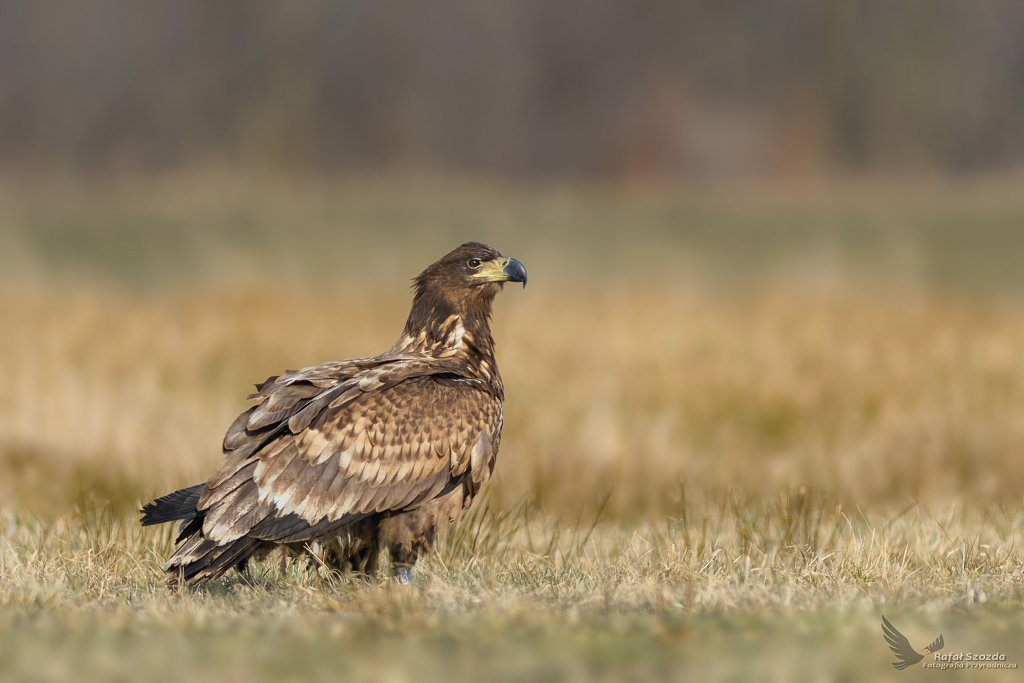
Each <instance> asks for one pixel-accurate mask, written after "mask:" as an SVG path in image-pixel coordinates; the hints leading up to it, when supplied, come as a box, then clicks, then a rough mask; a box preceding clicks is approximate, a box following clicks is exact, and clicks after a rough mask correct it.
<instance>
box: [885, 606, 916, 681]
mask: <svg viewBox="0 0 1024 683" xmlns="http://www.w3.org/2000/svg"><path fill="white" fill-rule="evenodd" d="M882 635H883V636H885V641H886V642H887V643H889V649H890V650H892V651H893V653H894V654H895V655H896V659H898V660H899V661H897V662H893V663H892V665H893V666H894V667H896V668H897V669H906V668H907V667H908V666H911V665H912V664H917V663H918V662H920V661H921V660H922V659H924V656H923V655H921V654H919V653H918V652H917V651H916V650H914V648H913V647H912V646H911V644H910V641H909V640H907V637H906V636H905V635H903V634H902V633H900V632H899V631H897V630H896V627H895V626H893V625H892V624H890V623H889V620H888V619H886V618H885V616H882Z"/></svg>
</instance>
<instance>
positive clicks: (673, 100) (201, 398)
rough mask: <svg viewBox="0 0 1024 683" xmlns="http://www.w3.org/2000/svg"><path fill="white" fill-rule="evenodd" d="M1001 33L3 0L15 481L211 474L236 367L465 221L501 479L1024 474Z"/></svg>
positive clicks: (373, 330) (708, 12)
mask: <svg viewBox="0 0 1024 683" xmlns="http://www.w3.org/2000/svg"><path fill="white" fill-rule="evenodd" d="M1022 33H1024V6H1022V5H1021V3H1018V2H1012V1H1011V0H980V1H978V2H972V3H962V2H943V1H927V2H924V1H922V2H898V3H894V2H881V1H879V2H857V3H849V2H823V1H820V0H757V1H754V0H750V1H745V0H736V1H731V2H689V3H678V2H663V1H660V0H650V1H633V2H624V1H621V0H588V1H587V2H582V1H574V0H558V1H551V0H543V1H541V0H537V1H524V2H478V1H473V2H469V1H466V0H439V1H438V2H432V3H413V2H390V1H384V2H367V1H355V2H318V1H314V0H309V1H306V0H303V1H300V2H288V3H281V2H262V1H251V0H247V1H245V2H242V1H228V0H224V1H221V2H196V1H191V0H173V1H167V2H162V1H158V0H154V1H148V2H137V1H129V0H85V1H77V2H46V3H39V2H29V1H27V0H26V1H18V0H3V1H2V2H0V293H2V298H0V487H2V488H3V491H4V498H3V500H5V501H7V502H6V503H4V504H5V505H9V506H15V507H16V508H17V509H25V510H30V511H32V512H33V513H34V514H38V515H43V516H47V515H54V514H60V513H61V512H62V511H64V510H66V509H68V508H69V506H73V505H76V504H77V503H76V501H78V502H80V501H81V500H82V499H83V497H96V498H98V499H100V500H101V501H103V502H111V503H113V504H115V505H116V506H119V508H118V509H122V510H124V511H126V512H127V511H130V510H132V509H133V508H134V507H135V506H136V505H137V503H138V502H139V501H140V500H142V499H144V498H146V497H147V496H150V495H152V494H156V493H161V492H163V491H166V490H169V489H171V488H172V487H176V486H180V485H184V484H191V483H194V482H196V481H199V480H201V479H202V478H203V477H204V476H205V474H206V473H207V472H208V471H209V470H210V468H211V467H212V466H213V464H214V463H215V462H216V461H217V460H218V459H219V457H220V453H219V442H220V438H221V436H222V434H223V430H224V429H225V428H226V426H227V425H228V424H229V422H230V420H231V418H232V417H233V416H234V415H235V414H236V413H237V412H239V411H240V410H242V409H244V407H245V405H246V404H245V402H244V396H245V394H246V393H247V392H248V391H249V388H248V387H249V386H250V385H251V384H252V383H254V382H257V381H260V380H262V379H263V378H265V377H266V376H268V375H271V374H276V373H277V372H279V371H280V370H281V369H283V368H285V367H289V368H295V367H301V366H303V365H307V364H312V363H317V362H321V361H325V360H328V359H332V358H340V357H351V356H367V355H373V354H376V353H378V352H380V351H382V350H384V349H385V348H387V347H388V346H390V344H391V343H392V342H393V340H394V339H395V338H396V337H397V334H398V332H399V331H400V329H401V327H402V324H403V322H404V316H405V313H406V311H407V307H408V304H409V298H410V297H409V292H408V283H409V280H410V278H411V277H412V276H414V275H415V274H416V273H417V272H418V271H419V270H421V269H422V268H423V267H424V266H426V265H427V264H428V263H430V262H432V261H433V260H435V259H436V258H438V257H440V256H441V255H443V254H444V253H446V252H447V251H449V250H450V249H451V248H453V247H454V246H456V245H457V244H459V243H461V242H463V241H465V240H469V239H477V240H483V241H487V242H489V243H491V244H493V245H494V246H495V247H497V248H498V249H499V250H501V251H503V252H504V253H506V254H511V255H515V256H517V257H519V258H520V259H521V260H523V261H524V262H525V263H526V265H527V267H528V268H529V270H530V288H529V289H527V290H526V291H525V292H523V291H511V290H510V291H507V292H505V293H504V294H503V295H502V297H501V298H500V300H499V302H498V305H497V312H496V322H495V325H496V335H497V338H498V341H499V345H500V349H499V358H500V361H501V363H502V368H503V371H504V374H505V377H506V385H507V387H508V393H509V401H508V406H507V420H506V430H507V434H506V438H505V440H504V442H503V445H504V448H503V452H502V456H503V457H502V463H501V466H500V469H499V474H498V476H497V478H496V480H495V484H494V496H495V498H496V500H498V501H500V502H502V503H509V502H511V501H515V500H519V499H522V498H524V497H526V498H530V499H536V500H538V501H539V502H540V503H541V504H542V506H544V508H545V510H547V511H549V512H551V513H553V514H562V513H563V512H565V511H572V510H578V509H580V508H579V506H580V505H581V504H584V505H589V504H597V503H599V502H600V501H602V500H604V499H605V497H606V492H609V491H610V492H611V498H610V500H611V502H610V504H609V506H608V507H607V509H606V511H605V513H604V514H607V515H609V518H610V519H618V520H623V521H627V520H637V519H654V518H657V516H658V515H664V514H668V513H669V512H671V511H672V510H675V509H677V508H676V506H677V505H678V504H679V501H680V500H682V499H683V498H685V496H686V495H687V494H686V490H688V489H689V490H691V491H702V492H715V491H725V490H731V491H739V492H741V493H742V494H743V495H750V496H753V497H755V498H756V497H757V496H764V495H771V494H772V493H773V492H776V491H778V490H780V489H793V490H799V489H801V488H805V487H808V486H809V487H813V488H814V489H815V490H820V491H822V492H823V493H822V495H825V496H830V497H833V498H835V499H837V500H839V501H842V502H843V503H844V504H846V505H847V506H848V507H849V506H851V505H853V506H857V505H859V506H862V507H870V506H879V507H880V508H883V509H884V508H886V507H887V506H896V507H902V506H903V505H904V504H906V502H907V501H908V500H934V501H937V502H945V501H957V500H967V499H969V500H971V501H974V502H976V503H978V502H981V503H984V502H989V503H991V504H993V505H996V504H1003V503H1006V502H1009V501H1017V500H1019V491H1020V490H1021V486H1022V485H1024V460H1021V459H1020V458H1019V457H1017V455H1019V453H1020V452H1021V447H1022V446H1024V421H1022V419H1021V417H1020V415H1021V414H1020V411H1019V406H1020V405H1021V402H1020V401H1021V399H1022V398H1024V368H1022V367H1021V365H1020V364H1019V362H1018V360H1017V359H1019V358H1021V357H1022V352H1024V316H1022V310H1021V299H1020V297H1021V294H1022V293H1024V174H1022V172H1021V169H1022V162H1024V116H1022V115H1021V112H1022V109H1024V41H1021V40H1020V36H1021V35H1022ZM691 495H692V494H691Z"/></svg>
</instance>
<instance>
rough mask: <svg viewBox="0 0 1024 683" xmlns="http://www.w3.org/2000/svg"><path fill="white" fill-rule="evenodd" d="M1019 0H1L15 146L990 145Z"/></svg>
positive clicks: (601, 156) (499, 158)
mask: <svg viewBox="0 0 1024 683" xmlns="http://www.w3.org/2000/svg"><path fill="white" fill-rule="evenodd" d="M1022 113H1024V3H1022V2H1020V1H1019V0H972V1H970V2H967V1H966V0H964V1H960V2H956V1H953V0H864V1H856V0H699V1H690V2H678V1H671V0H515V1H512V0H505V1H500V0H432V1H431V2H409V1H403V0H348V1H343V2H330V1H327V0H289V1H287V2H286V1H284V0H277V1H270V0H205V1H204V0H145V1H143V0H67V1H59V0H0V167H3V168H7V169H26V170H32V169H37V170H42V171H46V170H50V169H54V168H57V169H65V170H73V171H87V172H94V171H103V170H105V169H125V168H127V169H132V170H145V169H163V168H169V167H178V166H183V165H189V164H196V163H206V162H213V163H225V162H227V163H237V164H246V165H257V166H268V167H272V168H282V169H304V170H323V171H329V172H333V171H345V170H350V169H364V170H365V169H393V168H423V169H433V170H442V171H453V172H486V173H497V174H502V175H512V176H530V175H543V176H614V177H620V176H636V175H640V176H662V175H698V176H730V177H731V176H737V175H750V174H763V173H777V172H782V173H785V172H807V171H811V172H814V171H819V170H825V169H854V170H901V171H904V170H908V169H910V170H924V171H936V170H938V171H947V172H966V171H976V170H997V169H1001V168H1006V167H1009V166H1013V165H1016V164H1019V163H1020V162H1021V161H1022V159H1024V115H1022Z"/></svg>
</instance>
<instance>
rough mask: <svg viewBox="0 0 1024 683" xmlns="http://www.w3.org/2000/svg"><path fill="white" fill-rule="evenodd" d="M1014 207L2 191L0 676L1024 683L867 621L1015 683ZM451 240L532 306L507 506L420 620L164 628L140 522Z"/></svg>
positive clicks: (1019, 253)
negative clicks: (509, 279)
mask: <svg viewBox="0 0 1024 683" xmlns="http://www.w3.org/2000/svg"><path fill="white" fill-rule="evenodd" d="M1017 187H1019V182H1018V181H1017V180H1015V179H993V180H990V181H987V182H984V183H981V182H978V183H973V184H968V183H966V182H962V183H957V184H933V185H920V186H908V185H895V186H892V185H886V184H884V183H874V184H871V183H859V184H849V183H848V184H844V185H833V186H809V187H802V186H790V187H781V188H765V187H752V188H706V189H705V190H703V191H696V190H693V189H691V190H688V191H686V192H681V191H675V190H671V189H668V188H662V189H650V188H647V189H635V188H634V189H630V188H614V189H610V188H593V187H591V188H578V187H577V188H562V189H554V190H539V189H529V188H526V189H524V188H501V187H488V186H480V185H476V184H473V183H467V182H464V183H450V182H444V183H442V182H433V183H425V184H424V183H409V182H403V181H397V180H391V181H388V182H376V183H369V182H355V181H345V182H336V183H327V182H324V181H319V182H313V181H310V182H306V183H297V182H291V183H289V182H284V181H281V180H280V179H266V178H257V179H238V178H234V179H232V178H224V177H221V176H216V177H202V178H198V179H196V178H178V179H166V180H163V181H160V182H156V181H151V182H146V183H142V182H139V183H135V184H132V183H117V184H111V185H109V186H102V185H89V186H80V185H76V184H74V183H70V184H69V183H65V184H47V185H18V184H15V183H13V182H11V181H8V182H7V183H6V184H0V266H2V275H0V526H2V538H0V678H7V679H21V680H38V681H60V680H83V679H94V680H126V681H127V680H141V679H147V680H181V679H183V678H188V679H192V680H196V681H202V680H214V679H216V680H225V679H227V680H236V679H237V680H247V681H252V680H330V679H336V678H339V677H345V678H347V679H351V680H366V681H406V680H408V681H428V680H436V679H442V678H443V679H456V680H509V681H514V680H523V681H526V680H529V681H534V680H566V679H568V680H649V679H652V678H655V679H688V678H694V677H700V678H705V679H722V680H765V679H767V680H779V681H789V680H851V681H853V680H912V679H915V678H925V679H927V678H930V677H941V678H942V679H943V680H968V679H970V680H974V679H975V678H979V677H980V678H982V679H985V678H986V677H988V678H991V679H993V680H995V679H1000V678H1002V677H1006V678H1009V677H1011V676H1012V677H1016V674H1017V672H1016V671H1012V670H1011V671H986V672H972V671H942V672H939V671H931V670H924V669H921V668H918V667H915V668H912V669H910V670H907V671H903V672H897V671H894V670H893V669H892V667H891V666H890V664H889V662H891V661H893V656H892V655H891V653H889V651H888V649H887V647H886V645H885V643H884V641H883V639H882V636H881V630H880V628H879V621H880V619H879V615H880V614H882V613H884V614H885V615H886V616H887V617H888V618H889V619H890V620H892V621H893V622H894V623H895V624H896V626H897V627H898V628H900V629H901V630H902V631H903V632H904V633H905V634H906V635H907V636H908V637H909V638H910V640H911V642H912V643H913V644H914V645H915V646H916V647H917V648H919V649H920V648H922V647H923V646H924V645H925V644H926V643H928V642H931V640H932V639H933V638H935V637H936V636H937V635H938V634H939V633H942V634H943V635H944V638H945V642H946V649H945V650H943V652H969V651H970V652H996V651H998V652H1002V653H1004V654H1006V656H1007V662H1009V663H1020V664H1024V648H1022V647H1021V643H1022V642H1024V612H1022V611H1021V608H1022V606H1024V589H1022V588H1021V580H1022V578H1024V577H1022V574H1024V551H1022V549H1021V548H1022V541H1024V506H1022V505H1021V492H1022V491H1024V458H1022V457H1021V454H1022V452H1024V412H1022V408H1024V363H1021V361H1020V359H1021V358H1024V296H1022V293H1024V231H1021V230H1020V229H1019V226H1020V225H1024V200H1022V199H1021V198H1020V197H1019V196H1018V194H1019V193H1018V192H1015V190H1016V188H1017ZM470 238H477V239H483V240H486V241H488V242H490V243H492V244H493V245H494V246H496V247H497V248H499V249H500V250H502V251H503V252H505V253H508V254H512V255H515V256H517V257H519V258H521V259H522V260H523V261H524V263H526V265H527V267H528V268H529V270H530V287H529V288H527V289H526V290H525V291H520V290H511V289H510V290H508V291H506V292H505V293H503V294H502V295H501V297H500V299H499V302H498V305H497V311H496V319H495V335H496V337H497V339H498V343H499V351H498V353H499V362H500V363H501V368H502V373H503V376H504V378H505V383H506V388H507V393H508V400H507V402H506V419H505V436H504V439H503V442H502V451H501V456H500V458H499V466H498V470H497V473H496V474H495V477H494V479H492V481H491V483H490V484H489V487H488V493H487V496H486V499H485V500H484V501H481V502H480V504H479V505H478V506H476V507H475V508H474V511H473V514H472V515H471V516H470V517H469V518H468V519H465V520H464V521H463V522H462V523H460V524H459V525H458V526H457V527H456V528H455V529H453V530H452V531H451V533H449V534H448V535H447V536H445V537H444V538H443V539H442V540H441V542H440V544H439V548H438V551H437V553H436V554H435V555H434V556H432V557H431V558H429V559H428V560H427V561H426V562H425V563H421V566H420V567H419V571H418V576H417V579H416V584H415V586H414V587H413V588H411V589H408V588H402V587H399V586H395V585H392V584H390V583H389V582H388V581H387V580H386V579H381V580H380V581H378V582H375V583H372V584H369V585H367V584H364V583H363V582H362V581H359V580H354V579H352V578H350V577H345V576H330V575H327V574H323V573H317V572H314V571H310V570H309V569H308V568H307V567H305V565H304V564H303V563H302V562H296V561H294V560H290V561H287V562H285V563H283V564H282V561H281V560H282V558H281V557H280V556H272V557H271V558H270V559H269V560H267V561H266V562H264V563H262V564H260V565H258V566H257V567H256V568H255V570H254V572H253V574H252V576H251V577H249V578H247V579H243V578H242V577H239V576H237V575H232V576H231V577H229V578H226V579H225V580H222V581H220V582H217V583H215V584H214V585H212V586H211V587H210V588H209V589H208V590H207V591H204V592H199V593H188V594H179V595H171V594H169V593H167V591H166V590H165V589H164V587H163V584H162V581H161V576H160V565H161V563H162V561H163V559H164V558H165V557H166V556H167V554H168V553H169V551H170V548H171V540H172V534H171V530H170V529H156V530H152V529H150V530H145V531H143V530H142V529H141V528H139V527H138V526H137V523H136V519H137V518H136V515H135V513H134V510H135V509H137V507H138V505H139V503H140V502H143V501H145V500H148V499H149V498H150V497H152V496H153V495H157V494H160V493H163V492H166V491H168V490H170V489H172V488H174V487H176V486H181V485H187V484H192V483H196V482H198V481H201V480H202V479H203V478H204V475H205V474H206V473H208V472H209V471H210V469H211V468H212V467H213V465H214V464H215V462H216V461H217V460H218V458H219V443H220V439H221V436H222V434H223V431H224V429H225V428H226V426H227V424H228V423H229V422H230V420H231V419H232V418H233V417H234V415H235V414H237V412H239V411H240V410H242V409H243V408H244V407H245V405H246V404H245V401H244V396H245V394H246V393H248V391H249V387H250V386H251V384H252V383H254V382H257V381H260V380H262V379H264V378H265V377H266V376H268V375H270V374H276V373H277V372H279V371H280V370H281V369H283V368H286V367H288V368H295V367H301V366H303V365H307V364H310V363H315V362H320V361H323V360H327V359H332V358H341V357H350V356H364V355H372V354H374V353H377V352H379V351H381V350H383V349H385V348H387V347H388V346H389V345H390V344H391V342H392V341H393V340H394V338H395V337H396V336H397V334H398V332H399V330H400V329H401V326H402V323H403V322H404V316H405V314H406V312H407V307H408V303H409V292H408V289H407V286H406V285H407V283H408V279H409V278H410V277H411V276H412V275H414V274H415V273H416V272H417V271H418V270H419V269H420V268H422V266H424V265H425V264H426V263H427V262H429V261H430V260H432V259H434V258H436V257H437V256H439V255H441V254H443V253H444V252H445V251H447V250H448V249H449V248H451V247H452V246H454V245H456V244H458V243H459V242H461V241H463V240H465V239H470Z"/></svg>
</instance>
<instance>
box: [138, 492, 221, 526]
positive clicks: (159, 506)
mask: <svg viewBox="0 0 1024 683" xmlns="http://www.w3.org/2000/svg"><path fill="white" fill-rule="evenodd" d="M204 486H205V484H196V485H195V486H189V487H188V488H187V489H181V490H180V491H175V492H174V493H168V494H167V495H166V496H163V497H162V498H157V499H156V500H154V501H153V502H152V503H147V504H146V505H143V506H142V509H141V510H139V512H141V513H142V526H150V525H151V524H163V523H164V522H174V521H176V520H179V519H195V517H196V515H197V514H198V512H197V510H196V506H197V505H199V496H201V495H202V494H203V487H204Z"/></svg>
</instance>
